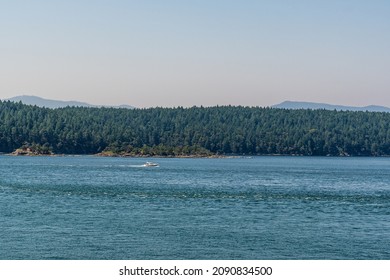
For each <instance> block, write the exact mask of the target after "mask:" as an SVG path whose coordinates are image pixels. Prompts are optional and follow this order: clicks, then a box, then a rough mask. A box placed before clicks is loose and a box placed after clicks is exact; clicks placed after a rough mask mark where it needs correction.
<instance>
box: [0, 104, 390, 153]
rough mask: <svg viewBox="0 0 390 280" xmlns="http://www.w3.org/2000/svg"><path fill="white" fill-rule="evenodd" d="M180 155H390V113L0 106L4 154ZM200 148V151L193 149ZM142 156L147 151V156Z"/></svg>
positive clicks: (200, 108) (1, 146) (240, 108)
mask: <svg viewBox="0 0 390 280" xmlns="http://www.w3.org/2000/svg"><path fill="white" fill-rule="evenodd" d="M23 145H41V146H43V147H46V148H50V149H51V150H52V151H53V152H55V153H66V154H94V153H99V152H102V151H104V150H110V149H111V150H112V149H114V150H117V151H120V150H126V149H127V150H131V149H135V150H136V151H138V152H139V151H141V150H142V149H154V150H157V151H160V152H157V153H156V154H160V155H169V154H175V152H174V150H175V149H176V150H177V149H181V150H186V151H187V152H188V153H191V149H195V150H197V149H200V150H202V151H206V150H207V151H210V152H211V153H214V154H239V155H241V154H246V155H257V154H258V155H264V154H284V155H320V156H324V155H333V156H339V155H353V156H383V155H390V114H389V113H371V112H350V111H342V112H340V111H328V110H283V109H272V108H255V107H240V106H238V107H235V106H222V107H210V108H203V107H193V108H188V109H186V108H151V109H133V110H129V109H113V108H75V107H67V108H61V109H47V108H40V107H36V106H27V105H23V104H21V103H13V102H9V101H3V102H1V101H0V152H12V151H14V150H15V149H17V148H20V147H21V146H23ZM194 147H195V148H194ZM142 151H143V150H142Z"/></svg>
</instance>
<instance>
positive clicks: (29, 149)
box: [11, 144, 54, 156]
mask: <svg viewBox="0 0 390 280" xmlns="http://www.w3.org/2000/svg"><path fill="white" fill-rule="evenodd" d="M11 155H13V156H52V155H54V153H53V151H52V150H51V148H50V147H49V146H48V145H43V146H42V145H38V144H32V145H29V144H25V145H23V146H22V147H20V148H19V149H16V150H15V151H13V152H12V153H11Z"/></svg>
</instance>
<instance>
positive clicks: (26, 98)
mask: <svg viewBox="0 0 390 280" xmlns="http://www.w3.org/2000/svg"><path fill="white" fill-rule="evenodd" d="M5 100H9V101H13V102H22V103H23V104H26V105H36V106H38V107H46V108H51V109H55V108H63V107H67V106H69V107H95V108H99V107H110V108H126V109H134V108H135V107H134V106H130V105H118V106H106V105H93V104H89V103H86V102H79V101H61V100H52V99H45V98H42V97H38V96H33V95H20V96H15V97H12V98H8V99H5Z"/></svg>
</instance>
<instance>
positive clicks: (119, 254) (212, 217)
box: [0, 156, 390, 259]
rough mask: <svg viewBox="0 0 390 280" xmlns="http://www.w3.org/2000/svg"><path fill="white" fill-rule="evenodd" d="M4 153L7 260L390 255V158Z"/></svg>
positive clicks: (2, 245)
mask: <svg viewBox="0 0 390 280" xmlns="http://www.w3.org/2000/svg"><path fill="white" fill-rule="evenodd" d="M153 161H155V162H158V163H159V164H160V167H157V168H144V167H141V165H142V164H143V163H144V159H134V158H101V157H83V156H82V157H10V156H0V227H1V230H0V259H390V159H389V158H328V157H327V158H316V157H254V158H226V159H166V158H161V159H153Z"/></svg>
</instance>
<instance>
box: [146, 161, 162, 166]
mask: <svg viewBox="0 0 390 280" xmlns="http://www.w3.org/2000/svg"><path fill="white" fill-rule="evenodd" d="M142 166H145V167H157V166H158V163H155V162H150V161H147V162H145V164H143V165H142Z"/></svg>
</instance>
